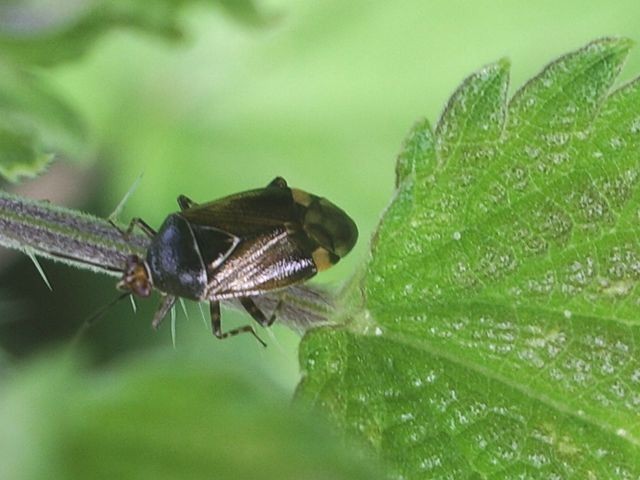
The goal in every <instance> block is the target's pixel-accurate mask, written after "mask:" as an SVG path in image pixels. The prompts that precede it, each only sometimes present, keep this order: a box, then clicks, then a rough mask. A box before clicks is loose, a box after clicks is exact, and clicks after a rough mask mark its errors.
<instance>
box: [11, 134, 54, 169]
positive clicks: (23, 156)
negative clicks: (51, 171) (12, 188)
mask: <svg viewBox="0 0 640 480" xmlns="http://www.w3.org/2000/svg"><path fill="white" fill-rule="evenodd" d="M35 143H36V142H35V140H34V139H33V138H32V137H30V136H29V135H26V134H22V133H17V132H12V131H10V130H5V129H2V128H0V175H2V176H3V177H5V178H6V179H8V180H11V181H16V180H18V179H19V178H20V177H25V176H26V177H33V176H35V175H36V174H38V172H40V171H41V170H42V169H44V168H45V167H46V166H47V165H48V164H49V162H50V161H51V159H52V158H53V157H52V156H51V155H48V154H46V153H44V152H42V151H39V150H38V149H37V148H36V147H34V144H35Z"/></svg>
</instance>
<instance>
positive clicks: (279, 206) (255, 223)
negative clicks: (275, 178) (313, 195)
mask: <svg viewBox="0 0 640 480" xmlns="http://www.w3.org/2000/svg"><path fill="white" fill-rule="evenodd" d="M303 213H304V212H301V211H300V206H299V205H298V204H296V203H295V202H294V201H293V197H292V194H291V189H289V188H274V187H267V188H260V189H257V190H249V191H247V192H242V193H238V194H235V195H231V196H228V197H224V198H221V199H220V200H216V201H214V202H209V203H203V204H200V205H196V206H194V207H192V208H188V209H186V210H183V211H182V212H180V215H181V216H183V217H184V218H186V219H187V220H188V221H189V222H190V223H192V224H194V225H209V226H213V227H216V228H218V229H220V230H223V231H225V232H228V233H230V234H232V235H235V236H237V237H240V238H248V237H252V236H255V235H260V234H263V233H265V232H268V231H272V230H274V229H275V228H278V227H282V226H284V225H285V224H291V223H294V224H298V225H299V224H301V222H302V216H303Z"/></svg>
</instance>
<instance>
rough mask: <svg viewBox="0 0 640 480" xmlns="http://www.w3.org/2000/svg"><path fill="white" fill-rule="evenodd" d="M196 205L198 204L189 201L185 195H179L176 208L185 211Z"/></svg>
mask: <svg viewBox="0 0 640 480" xmlns="http://www.w3.org/2000/svg"><path fill="white" fill-rule="evenodd" d="M197 205H198V204H197V203H196V202H194V201H193V200H191V199H190V198H189V197H187V196H186V195H179V196H178V206H179V207H180V210H187V209H189V208H192V207H195V206H197Z"/></svg>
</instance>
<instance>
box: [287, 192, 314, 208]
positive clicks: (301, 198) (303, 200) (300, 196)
mask: <svg viewBox="0 0 640 480" xmlns="http://www.w3.org/2000/svg"><path fill="white" fill-rule="evenodd" d="M291 195H292V196H293V201H294V202H296V203H298V204H300V205H302V206H303V207H308V206H309V205H311V202H312V200H313V199H312V198H311V195H309V194H308V193H307V192H305V191H304V190H298V189H297V188H292V189H291Z"/></svg>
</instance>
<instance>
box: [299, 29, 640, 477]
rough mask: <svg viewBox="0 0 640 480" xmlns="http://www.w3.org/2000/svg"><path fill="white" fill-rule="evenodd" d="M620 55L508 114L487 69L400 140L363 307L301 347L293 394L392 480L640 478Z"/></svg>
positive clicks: (588, 66)
mask: <svg viewBox="0 0 640 480" xmlns="http://www.w3.org/2000/svg"><path fill="white" fill-rule="evenodd" d="M629 48H630V42H629V41H627V40H619V39H604V40H600V41H596V42H594V43H592V44H589V45H587V46H586V47H585V48H583V49H582V50H579V51H577V52H574V53H571V54H569V55H566V56H564V57H562V58H560V59H559V60H558V61H556V62H554V63H552V64H550V65H549V66H548V67H547V68H545V69H544V70H543V72H542V73H541V74H540V75H539V76H537V77H536V78H534V79H533V80H531V81H530V82H529V83H527V84H526V85H525V86H524V87H523V88H522V89H521V90H520V91H518V92H517V93H516V94H515V95H514V97H513V98H512V99H511V101H510V102H509V103H508V104H507V102H506V92H507V85H508V64H507V62H505V61H501V62H498V63H496V64H494V65H490V66H488V67H485V68H483V69H482V70H480V71H479V72H478V73H476V74H474V75H472V76H470V77H469V78H468V79H467V80H465V81H464V82H463V84H462V85H461V87H460V88H459V89H458V90H457V91H456V92H455V93H454V95H453V96H452V98H451V100H450V102H449V104H448V106H447V108H446V110H445V112H444V113H443V115H442V118H441V119H440V122H439V123H438V126H437V128H436V130H435V133H433V132H432V131H431V129H430V128H429V126H428V124H427V123H426V122H422V123H420V124H418V125H417V126H416V128H415V129H414V130H413V131H412V133H411V134H410V135H409V137H408V139H407V142H406V144H405V148H404V150H403V152H402V153H401V154H400V157H399V160H398V166H397V175H398V189H397V192H396V194H395V196H394V199H393V202H392V204H391V206H390V207H389V209H388V210H387V212H386V213H385V216H384V218H383V220H382V223H381V225H380V227H379V230H378V232H377V234H376V238H374V242H373V247H372V248H373V253H372V257H371V260H370V261H369V263H368V265H367V267H366V271H365V272H364V275H362V276H361V277H360V278H359V279H357V280H356V281H355V282H356V283H354V284H352V285H351V287H350V289H349V291H350V292H354V291H355V292H361V294H362V297H363V298H362V303H363V305H362V308H361V309H360V310H358V311H355V312H354V313H353V314H352V315H351V316H350V319H349V321H348V322H347V323H346V325H345V328H342V329H322V330H317V331H314V332H312V333H311V334H309V335H307V336H306V337H305V339H304V340H303V343H302V347H301V364H302V367H303V369H304V370H306V377H305V379H304V380H303V382H302V384H301V385H300V388H299V394H300V396H301V397H302V398H304V399H308V400H309V401H311V402H313V403H317V404H320V405H322V406H324V407H325V408H326V409H327V410H328V412H329V413H330V414H331V416H332V417H334V418H335V420H336V421H337V422H338V423H339V424H340V425H342V426H343V427H344V428H345V429H346V430H347V431H349V432H351V433H353V434H355V435H356V436H358V437H361V438H364V439H365V440H367V441H368V442H369V443H370V444H371V445H372V446H373V447H374V448H375V449H376V450H377V451H378V452H379V453H380V456H381V457H382V458H383V459H384V460H385V461H387V462H388V464H389V465H391V467H390V468H391V471H392V472H393V474H394V476H395V477H396V478H406V479H413V478H579V479H584V478H637V477H638V476H640V460H639V459H640V455H639V454H640V422H639V421H638V420H639V419H640V417H639V415H638V412H639V408H640V350H639V348H640V347H639V345H640V343H639V340H640V328H639V327H640V320H639V315H638V312H639V305H640V288H639V287H638V283H639V280H640V243H639V242H638V226H639V225H638V222H639V218H640V215H639V212H640V191H639V190H638V189H637V181H638V178H639V174H640V155H639V148H640V80H636V81H634V82H632V83H630V84H628V85H626V86H624V87H623V88H621V89H619V90H617V91H614V92H612V93H610V88H611V85H612V84H613V82H614V81H615V79H616V76H617V74H618V72H619V70H620V68H621V65H622V63H623V61H624V59H625V57H626V55H627V52H628V50H629Z"/></svg>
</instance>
